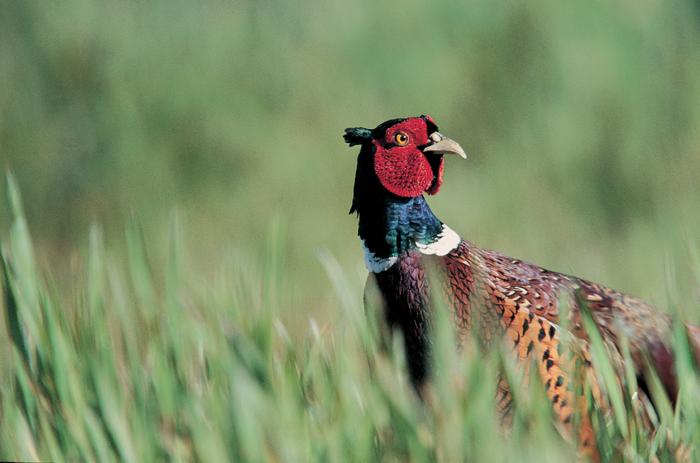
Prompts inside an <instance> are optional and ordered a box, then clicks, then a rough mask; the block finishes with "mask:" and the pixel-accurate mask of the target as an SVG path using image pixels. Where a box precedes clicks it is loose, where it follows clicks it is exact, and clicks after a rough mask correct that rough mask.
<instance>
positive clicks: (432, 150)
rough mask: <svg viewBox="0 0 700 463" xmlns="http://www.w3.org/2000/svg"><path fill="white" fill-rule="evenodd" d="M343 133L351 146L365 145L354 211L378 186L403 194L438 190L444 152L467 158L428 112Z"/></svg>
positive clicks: (358, 161) (352, 128) (403, 195)
mask: <svg viewBox="0 0 700 463" xmlns="http://www.w3.org/2000/svg"><path fill="white" fill-rule="evenodd" d="M343 137H344V138H345V141H346V142H347V143H348V144H349V145H350V146H355V145H362V149H361V150H360V154H359V156H358V158H357V173H356V174H355V195H354V197H353V206H352V208H351V211H355V210H356V208H357V205H358V204H359V202H361V201H371V200H372V199H375V197H376V194H375V193H374V191H375V190H374V188H375V186H376V187H379V188H382V189H383V190H385V191H388V192H389V193H392V194H393V195H396V196H400V197H403V198H415V197H418V196H421V195H422V194H423V193H428V194H431V195H432V194H435V193H437V192H438V190H439V189H440V186H441V185H442V173H443V164H444V160H443V155H444V154H456V155H458V156H460V157H462V158H466V155H465V154H464V150H463V149H462V148H461V147H460V146H459V144H457V142H455V141H454V140H451V139H449V138H447V137H445V136H444V135H442V134H441V133H440V132H438V127H437V124H435V121H433V119H432V118H431V117H430V116H425V115H423V116H419V117H409V118H403V119H391V120H389V121H386V122H384V123H382V124H379V125H378V126H377V127H375V128H374V129H367V128H364V127H350V128H347V129H345V135H344V136H343ZM370 196H372V199H370Z"/></svg>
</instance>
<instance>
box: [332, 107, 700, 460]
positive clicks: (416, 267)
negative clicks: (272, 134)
mask: <svg viewBox="0 0 700 463" xmlns="http://www.w3.org/2000/svg"><path fill="white" fill-rule="evenodd" d="M344 138H345V141H346V142H347V143H348V144H349V145H350V146H354V145H360V146H361V150H360V153H359V156H358V160H357V171H356V175H355V186H354V196H353V201H352V208H351V209H350V213H353V212H356V213H357V214H358V216H359V231H358V234H359V237H360V239H361V240H362V244H363V248H364V254H365V263H366V265H367V268H368V269H369V271H370V276H369V279H368V285H369V284H370V283H371V282H370V281H369V280H371V279H373V280H375V281H374V282H372V284H374V283H376V285H377V288H378V289H379V293H380V295H381V297H382V298H383V303H384V306H385V307H384V308H385V315H386V319H387V321H388V323H389V325H390V326H392V327H393V328H396V329H400V330H401V332H402V334H403V337H404V342H405V348H406V353H407V358H408V366H409V370H410V375H411V379H412V380H413V383H414V385H415V386H416V387H417V388H418V389H419V390H420V389H421V388H422V385H423V384H424V382H425V381H426V380H427V378H428V375H429V372H430V333H429V328H430V320H431V311H432V307H431V294H430V289H431V288H430V284H429V281H428V280H429V279H428V278H427V275H426V272H427V269H428V268H431V269H437V271H438V272H439V273H441V274H442V276H444V278H443V279H442V283H441V286H442V288H441V290H442V295H443V296H444V300H445V302H446V303H447V305H448V306H449V307H450V309H451V310H452V313H453V315H454V316H453V319H454V320H455V322H456V325H457V326H456V328H457V333H458V336H459V337H461V338H462V339H463V338H464V336H466V335H467V333H469V332H470V331H472V330H478V334H479V335H480V338H481V339H487V340H488V339H499V338H505V339H508V340H510V341H512V343H511V344H510V345H514V346H515V352H516V355H517V357H518V358H519V359H521V360H522V361H523V362H524V363H529V362H527V361H528V359H533V358H534V359H536V361H537V364H538V368H537V369H538V373H539V376H540V379H541V380H542V382H543V385H544V387H545V388H546V392H547V396H548V397H549V399H550V401H551V402H552V406H553V407H554V411H555V416H557V419H558V420H559V423H560V425H561V427H562V428H563V429H564V430H565V432H566V433H571V432H572V431H573V430H572V429H571V428H572V426H573V425H572V415H573V413H574V411H575V410H576V409H581V408H584V407H585V406H586V404H585V400H584V399H583V396H582V395H580V396H576V395H575V393H574V389H575V388H574V387H573V386H574V375H578V373H577V372H575V371H574V367H573V365H574V362H573V361H571V360H568V356H563V355H562V353H561V350H562V349H561V347H562V346H561V342H562V341H561V340H562V338H563V337H564V333H563V332H562V328H561V327H560V303H561V302H562V301H564V302H565V303H566V304H567V306H568V307H570V308H571V310H570V311H569V313H568V316H567V320H566V322H567V323H566V324H567V326H568V328H567V331H568V332H569V333H571V334H572V335H573V336H570V337H571V338H572V339H574V340H576V341H577V343H578V345H579V346H580V350H579V351H578V360H579V362H578V364H579V365H585V366H584V367H583V369H584V370H585V369H588V368H590V367H591V360H590V357H589V355H588V334H587V332H586V330H585V329H584V327H583V326H584V320H583V317H584V313H585V312H588V313H589V314H590V316H591V319H592V320H593V322H594V323H595V325H596V327H597V329H598V331H599V332H600V335H601V337H602V339H603V342H604V344H605V346H606V348H607V349H608V351H609V352H608V353H609V355H610V356H611V362H612V364H613V366H614V367H615V368H616V370H617V371H616V372H617V373H618V374H619V375H620V377H622V375H623V374H624V373H623V372H624V370H623V368H624V367H623V363H624V357H623V355H622V353H621V352H622V350H621V343H622V339H623V338H625V339H626V340H627V342H628V344H629V350H630V354H631V355H630V356H631V359H632V360H633V363H634V369H635V371H636V373H637V374H638V376H639V377H640V378H643V377H644V372H645V368H646V365H647V363H650V364H651V365H652V366H653V367H654V368H655V370H656V373H657V374H658V376H659V378H660V379H661V381H662V383H663V385H664V387H665V389H666V391H667V393H668V395H669V397H670V399H671V400H672V401H673V400H675V398H676V395H677V384H676V377H675V372H674V362H673V352H672V349H671V347H670V338H671V332H672V320H671V319H670V317H669V316H668V315H666V314H663V313H661V312H658V311H656V310H655V309H654V308H653V307H652V306H650V305H649V304H647V303H645V302H643V301H641V300H639V299H636V298H634V297H631V296H628V295H625V294H623V293H620V292H617V291H615V290H612V289H609V288H606V287H604V286H601V285H598V284H596V283H592V282H589V281H586V280H583V279H581V278H577V277H573V276H569V275H564V274H561V273H557V272H552V271H549V270H546V269H544V268H541V267H539V266H537V265H533V264H530V263H527V262H523V261H521V260H519V259H513V258H509V257H506V256H504V255H502V254H499V253H498V252H495V251H490V250H487V249H483V248H480V247H478V246H476V245H474V244H473V243H471V242H469V241H466V240H463V239H462V238H460V236H459V235H458V234H457V233H455V232H454V231H453V230H452V229H451V228H450V227H448V226H447V225H445V224H444V223H443V222H441V221H440V220H439V219H438V218H437V217H436V216H435V214H433V212H432V211H431V210H430V207H429V206H428V203H427V202H426V200H425V198H424V197H423V194H424V193H428V194H431V195H432V194H435V193H437V192H438V190H439V189H440V185H441V184H442V175H443V164H444V159H443V155H445V154H456V155H459V156H461V157H462V158H466V156H465V154H464V151H463V150H462V148H461V147H460V146H459V145H458V144H457V143H456V142H455V141H453V140H451V139H449V138H446V137H445V136H443V135H442V134H441V133H440V132H438V128H437V125H436V124H435V122H434V121H433V119H432V118H431V117H430V116H420V117H411V118H402V119H392V120H389V121H386V122H384V123H382V124H380V125H379V126H377V127H376V128H374V129H366V128H349V129H346V130H345V136H344ZM431 281H434V280H431ZM688 338H689V340H690V342H691V345H692V347H693V349H694V350H695V355H696V357H697V358H698V359H700V331H698V329H697V328H693V327H689V328H688ZM640 384H642V385H643V383H640ZM499 388H500V389H501V391H500V392H501V394H499V397H501V398H502V400H501V403H500V404H499V406H500V408H502V409H504V410H505V409H508V408H509V405H510V404H509V400H510V399H509V397H510V394H509V393H508V390H507V384H505V382H504V381H501V383H500V385H499ZM639 394H640V395H644V394H645V391H644V390H640V392H639ZM594 395H595V391H594ZM645 397H647V398H648V395H646V396H645ZM647 402H648V399H647ZM578 439H579V446H580V447H581V448H582V450H583V451H584V452H585V453H588V454H590V455H595V454H596V453H597V451H596V449H595V441H594V435H593V430H592V427H591V425H590V420H589V418H588V417H587V416H586V414H585V413H584V414H582V417H581V423H580V427H579V428H578Z"/></svg>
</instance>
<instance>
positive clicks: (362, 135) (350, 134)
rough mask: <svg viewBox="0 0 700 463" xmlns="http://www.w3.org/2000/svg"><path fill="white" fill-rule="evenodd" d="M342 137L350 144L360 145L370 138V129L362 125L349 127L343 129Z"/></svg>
mask: <svg viewBox="0 0 700 463" xmlns="http://www.w3.org/2000/svg"><path fill="white" fill-rule="evenodd" d="M343 138H344V139H345V143H347V144H348V145H350V146H355V145H361V144H363V143H367V142H369V141H371V140H372V131H371V130H370V129H365V128H364V127H351V128H349V129H345V135H343Z"/></svg>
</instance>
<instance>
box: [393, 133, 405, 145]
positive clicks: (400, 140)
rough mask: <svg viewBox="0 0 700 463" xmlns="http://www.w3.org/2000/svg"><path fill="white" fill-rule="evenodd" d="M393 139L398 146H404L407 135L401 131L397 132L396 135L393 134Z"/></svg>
mask: <svg viewBox="0 0 700 463" xmlns="http://www.w3.org/2000/svg"><path fill="white" fill-rule="evenodd" d="M394 141H395V142H396V144H397V145H399V146H406V145H408V135H406V134H405V133H403V132H398V133H397V134H396V135H394Z"/></svg>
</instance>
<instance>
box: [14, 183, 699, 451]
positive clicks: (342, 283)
mask: <svg viewBox="0 0 700 463" xmlns="http://www.w3.org/2000/svg"><path fill="white" fill-rule="evenodd" d="M9 192H10V193H9V197H10V202H11V204H12V207H11V209H12V211H13V219H12V224H11V228H10V232H9V238H8V240H7V241H6V242H5V243H4V244H3V248H2V258H3V262H2V264H3V274H4V285H3V286H4V306H3V313H4V315H5V317H4V321H5V327H6V330H7V333H8V336H6V337H3V338H2V341H1V342H0V352H2V359H3V365H2V379H1V380H0V390H1V391H2V394H1V395H0V410H1V411H2V415H1V416H0V427H1V428H2V430H3V432H2V433H0V458H2V459H17V460H51V461H56V462H60V461H120V460H121V461H171V460H174V461H290V462H291V461H338V462H341V461H342V462H345V461H358V462H365V461H407V460H410V461H445V462H447V461H538V462H542V461H545V462H546V461H551V462H559V461H571V459H573V458H574V456H575V452H576V449H575V448H574V447H573V446H572V445H571V444H569V443H567V442H566V441H565V440H564V439H562V437H561V436H560V435H559V433H558V432H557V431H556V430H555V428H554V426H553V424H552V413H551V408H550V405H549V402H548V401H547V399H546V397H545V395H544V391H543V390H542V388H541V387H532V386H530V387H527V385H526V383H524V382H523V378H522V374H521V371H522V368H521V366H516V365H514V363H513V361H512V358H511V356H510V355H509V354H507V353H505V352H504V351H501V350H499V349H492V350H489V351H483V350H482V349H481V348H480V344H479V343H478V342H477V341H476V338H474V339H472V340H468V341H467V345H466V346H465V347H464V350H463V351H462V352H461V353H458V352H457V350H456V349H455V339H454V334H453V332H452V330H451V324H450V321H449V316H448V315H447V312H446V310H445V309H444V308H442V310H438V311H437V312H436V320H435V333H434V336H435V344H434V345H435V347H434V352H435V358H436V362H435V380H434V382H433V384H432V385H431V388H430V389H429V391H428V393H427V400H426V401H421V400H419V399H418V398H417V396H416V394H415V392H414V391H413V389H412V387H411V386H410V384H409V383H408V381H407V376H406V368H405V358H404V356H403V350H402V345H401V341H400V339H398V337H397V338H394V339H393V341H391V340H389V339H387V338H382V337H381V335H380V329H379V325H378V323H377V318H378V317H379V316H380V315H379V314H378V313H376V309H373V308H372V307H371V306H370V307H369V308H368V309H367V311H365V309H364V308H363V307H362V304H361V297H360V294H361V288H360V287H359V283H360V282H359V281H356V279H354V278H352V277H350V276H348V275H347V274H346V272H345V271H344V270H343V269H342V267H341V266H340V265H339V264H338V262H337V260H335V258H334V257H333V256H332V255H331V254H330V253H325V254H323V255H321V256H319V259H320V261H321V262H322V264H323V266H324V267H325V269H326V272H327V277H328V281H329V283H330V284H332V285H333V287H334V292H335V294H336V300H335V303H336V304H338V305H339V306H341V307H342V310H341V311H340V315H339V316H338V318H337V319H336V320H334V321H333V323H326V324H319V323H318V322H316V321H315V320H314V319H312V318H309V319H308V320H307V323H306V327H305V328H303V329H298V330H297V331H298V333H297V334H296V335H294V334H290V332H289V330H288V329H287V326H286V324H285V322H284V321H283V320H284V316H283V315H282V312H283V310H282V308H281V306H282V305H283V304H284V301H285V298H287V297H288V296H287V295H286V294H285V289H284V285H283V281H284V280H285V279H286V278H287V277H288V272H289V271H290V269H288V268H285V266H284V263H283V262H282V261H281V259H280V256H279V252H280V250H279V247H280V238H279V236H280V231H279V226H274V227H272V228H271V231H270V233H269V238H268V252H267V253H266V254H265V255H264V256H260V258H259V259H257V261H258V262H262V263H264V264H260V265H259V266H257V267H256V266H252V265H249V266H238V267H236V268H235V269H232V270H231V269H230V270H225V269H221V271H220V273H219V280H218V281H211V280H204V279H201V278H199V277H198V276H197V275H193V274H192V272H191V269H190V268H189V266H188V263H187V261H186V260H185V259H184V258H183V256H182V254H181V251H180V249H181V248H182V247H183V243H182V242H181V240H182V226H181V224H180V220H179V219H178V218H177V216H174V217H173V220H172V226H171V230H170V233H169V244H168V249H169V254H168V257H167V263H165V264H164V266H163V268H155V266H154V265H153V264H152V262H151V260H150V259H149V257H148V253H147V250H146V248H145V247H144V244H143V241H144V240H143V235H142V232H141V230H140V229H139V227H138V226H137V225H135V224H134V225H131V226H130V227H128V229H127V232H126V237H125V240H126V242H127V248H128V258H127V259H126V265H124V266H122V265H119V264H118V263H115V262H113V261H112V260H111V259H110V258H109V257H108V256H107V255H106V252H105V250H104V247H103V244H102V237H101V232H100V230H99V228H98V227H93V229H92V230H91V232H90V242H89V247H88V249H87V251H86V252H85V253H84V254H83V255H82V257H81V259H83V264H82V265H81V266H80V268H81V270H80V271H79V272H77V273H73V274H71V278H72V279H73V280H74V281H75V282H76V284H75V285H74V287H73V288H65V287H62V286H58V285H56V284H55V283H53V281H55V280H54V279H53V277H52V275H53V274H54V273H55V272H61V271H65V268H63V267H53V268H51V269H48V270H46V269H43V268H40V267H38V266H37V263H36V258H35V256H34V248H33V246H32V242H31V239H30V234H29V230H28V227H27V223H26V221H25V219H24V215H23V212H22V205H21V201H20V198H19V194H18V191H17V189H16V186H15V185H14V184H13V182H12V180H10V188H9ZM678 339H679V346H680V343H681V342H682V341H683V339H684V338H683V337H682V336H679V338H678ZM593 340H594V346H599V347H598V349H601V348H604V347H603V345H602V343H601V342H600V341H599V340H597V339H595V338H594V339H593ZM387 341H388V342H387ZM680 352H682V353H683V354H682V355H681V356H680V361H679V366H680V369H679V372H680V384H681V385H682V394H681V399H680V402H679V406H678V407H677V408H676V409H675V410H673V409H671V408H670V406H667V407H665V408H663V409H662V413H660V416H659V418H658V419H659V423H660V426H661V429H662V431H660V432H659V433H657V434H645V431H644V429H643V428H642V427H639V426H637V422H636V421H635V419H636V418H635V414H634V411H633V410H632V408H628V407H630V402H629V397H630V396H629V395H623V394H624V393H625V390H624V388H625V387H628V386H631V384H629V383H626V382H625V381H617V380H615V379H614V378H613V377H612V376H611V375H609V374H607V372H608V371H611V370H606V369H605V368H604V367H603V368H601V369H600V371H601V373H602V376H601V382H602V384H604V385H605V386H604V389H605V390H606V391H607V392H608V395H609V396H610V397H611V398H612V399H613V413H612V414H605V415H603V414H600V413H599V419H598V420H597V421H595V423H596V426H597V434H598V439H599V441H600V447H601V449H603V456H604V457H606V459H614V460H622V459H624V460H625V461H639V462H641V461H648V460H649V458H651V457H652V456H657V457H659V458H660V460H661V461H672V456H673V452H674V449H675V448H676V447H677V445H678V442H680V441H684V442H687V443H688V444H689V445H690V446H692V445H693V444H694V443H695V442H697V440H698V438H700V421H699V420H698V418H699V417H700V413H699V409H698V405H697V400H696V399H695V398H696V397H697V394H698V392H700V391H698V388H699V387H700V382H699V381H698V377H697V374H696V370H695V369H694V367H693V366H692V365H691V364H690V355H689V354H688V351H687V346H686V348H685V350H683V348H680ZM593 356H594V362H595V363H596V364H598V365H603V366H604V365H605V362H606V357H605V355H604V351H603V350H596V349H594V351H593ZM500 375H505V376H506V378H508V379H509V381H510V382H511V384H512V386H513V391H514V399H515V404H516V406H515V412H514V416H513V419H512V427H510V428H503V427H502V426H501V425H500V419H499V418H498V417H497V416H496V414H495V411H494V410H495V409H494V407H495V399H496V396H495V390H496V389H495V388H496V381H497V379H498V378H499V377H500ZM618 397H620V399H617V398H618ZM621 397H626V399H622V398H621ZM616 400H627V401H626V402H619V404H618V403H616V402H615V401H616ZM593 413H594V414H595V413H596V411H595V410H593ZM693 455H694V457H695V458H697V457H698V456H697V455H696V454H693Z"/></svg>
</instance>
